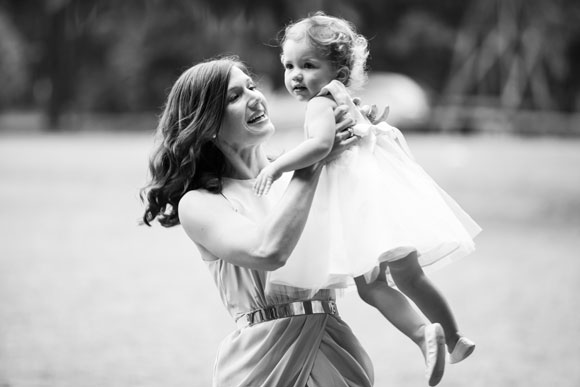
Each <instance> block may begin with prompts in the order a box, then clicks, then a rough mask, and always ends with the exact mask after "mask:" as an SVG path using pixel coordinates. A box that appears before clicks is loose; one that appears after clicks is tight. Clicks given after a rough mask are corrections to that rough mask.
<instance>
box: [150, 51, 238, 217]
mask: <svg viewBox="0 0 580 387" xmlns="http://www.w3.org/2000/svg"><path fill="white" fill-rule="evenodd" d="M234 66H236V67H238V68H240V69H241V70H242V71H244V72H246V73H248V69H247V68H246V66H245V65H244V64H243V63H242V62H241V61H240V60H239V59H238V58H237V57H235V56H229V57H223V58H218V59H213V60H209V61H206V62H203V63H199V64H197V65H195V66H193V67H191V68H189V69H188V70H186V71H185V72H184V73H183V74H181V76H180V77H179V79H177V81H176V82H175V84H174V85H173V87H172V89H171V91H170V93H169V96H168V97H167V101H166V103H165V108H164V111H163V114H162V116H161V118H160V120H159V124H158V125H157V133H156V143H155V146H154V148H153V151H152V154H151V157H150V159H149V173H150V181H149V183H148V184H147V185H146V186H145V187H144V188H142V189H141V192H140V194H141V200H142V201H143V202H144V203H145V213H144V214H143V219H142V221H143V223H144V224H146V225H148V226H151V223H152V222H153V220H155V219H156V218H157V220H158V221H159V223H160V224H161V225H162V226H164V227H172V226H175V225H178V224H179V213H178V204H179V200H180V199H181V197H182V196H183V195H184V194H185V193H186V192H188V191H190V190H194V189H199V188H203V189H206V190H208V191H210V192H213V193H220V192H221V190H222V175H223V172H224V168H225V166H226V160H225V157H224V155H223V153H222V152H221V151H220V150H219V149H218V148H217V147H216V145H215V143H214V140H215V138H216V136H217V135H218V132H219V129H220V126H221V123H222V119H223V116H224V111H225V108H226V99H227V90H228V83H229V79H230V70H231V69H232V68H233V67H234Z"/></svg>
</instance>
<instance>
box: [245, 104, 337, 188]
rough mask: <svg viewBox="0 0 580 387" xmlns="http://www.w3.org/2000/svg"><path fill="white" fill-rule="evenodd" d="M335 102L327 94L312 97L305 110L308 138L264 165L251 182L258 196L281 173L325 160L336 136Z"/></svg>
mask: <svg viewBox="0 0 580 387" xmlns="http://www.w3.org/2000/svg"><path fill="white" fill-rule="evenodd" d="M334 107H336V103H334V101H332V100H331V99H329V98H326V97H315V98H313V99H312V100H310V101H309V102H308V107H307V109H306V131H307V133H308V138H307V139H306V140H304V141H302V142H301V143H300V144H298V145H297V146H296V147H294V148H293V149H291V150H289V151H288V152H286V153H284V154H283V155H281V156H280V157H278V158H277V159H276V160H274V161H273V162H272V163H270V164H269V165H268V166H267V167H265V168H264V169H263V170H262V171H261V172H260V174H259V175H258V177H257V178H256V183H255V184H254V191H255V193H256V194H258V195H264V194H267V193H268V190H269V189H270V186H271V185H272V183H273V182H274V181H275V180H277V179H278V178H279V177H280V176H281V175H282V173H284V172H290V171H295V170H297V169H300V168H305V167H308V166H310V165H312V164H314V163H317V162H319V161H320V160H322V159H324V158H325V157H326V156H327V155H328V154H329V153H330V150H331V149H332V145H333V143H334V135H335V120H334V113H333V108H334Z"/></svg>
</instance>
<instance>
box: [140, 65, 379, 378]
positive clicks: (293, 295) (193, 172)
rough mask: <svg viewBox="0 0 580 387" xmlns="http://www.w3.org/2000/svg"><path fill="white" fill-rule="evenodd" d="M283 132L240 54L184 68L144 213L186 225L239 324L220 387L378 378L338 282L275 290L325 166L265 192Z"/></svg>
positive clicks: (342, 130)
mask: <svg viewBox="0 0 580 387" xmlns="http://www.w3.org/2000/svg"><path fill="white" fill-rule="evenodd" d="M341 112H344V110H339V109H337V112H336V115H337V118H338V119H340V118H341ZM352 123H353V122H352V120H347V119H342V122H341V123H340V124H338V125H337V135H336V138H335V147H334V149H333V151H332V152H331V154H330V155H329V157H328V158H327V160H328V159H330V158H332V157H336V156H337V155H338V154H339V153H341V152H342V151H344V149H346V148H347V147H348V146H350V145H352V144H353V143H354V142H355V141H356V138H355V137H352V136H351V135H350V134H349V132H348V131H347V130H346V128H347V127H348V126H350V125H352ZM273 132H274V126H273V124H272V123H271V122H270V120H269V118H268V107H267V104H266V100H265V98H264V96H263V95H262V94H261V93H260V92H259V91H258V90H257V89H256V87H255V84H254V82H253V80H252V78H251V77H250V75H249V73H248V71H247V69H246V68H245V67H244V65H243V64H242V63H241V62H240V61H239V60H237V59H236V58H231V57H230V58H223V59H217V60H212V61H209V62H205V63H201V64H198V65H196V66H193V67H192V68H190V69H189V70H187V71H186V72H184V73H183V74H182V75H181V77H180V78H179V79H178V80H177V81H176V83H175V84H174V86H173V88H172V90H171V92H170V94H169V97H168V99H167V103H166V107H165V111H164V113H163V115H162V117H161V119H160V122H159V126H158V133H157V134H158V136H159V138H158V140H159V143H158V144H157V146H156V148H155V150H154V152H153V155H152V158H151V162H150V171H151V182H150V184H149V185H148V186H147V187H146V188H144V190H143V192H142V195H143V196H144V198H145V199H146V202H147V204H146V211H145V214H144V217H143V220H144V222H145V223H146V224H148V225H150V223H151V222H152V221H153V220H154V219H156V218H157V219H158V221H159V222H160V223H161V224H162V225H163V226H165V227H171V226H175V225H177V224H181V225H182V226H183V228H184V230H185V232H186V233H187V235H188V236H189V237H190V239H191V240H192V241H193V242H194V243H195V244H196V246H197V247H198V249H199V251H200V253H201V257H202V259H203V260H204V261H205V262H206V263H207V266H208V268H209V270H210V272H211V273H212V275H213V277H214V280H215V283H216V285H217V287H218V289H219V291H220V296H221V299H222V301H223V303H224V305H225V306H226V308H227V309H228V311H229V312H230V314H231V315H232V316H233V317H234V319H235V320H236V322H237V324H238V327H239V329H238V330H236V331H234V332H233V333H231V334H230V335H229V336H228V337H226V338H225V339H224V341H223V342H222V345H221V346H220V349H219V351H218V355H217V359H216V363H215V369H214V382H213V383H214V386H220V387H221V386H226V387H234V386H236V387H237V386H251V387H258V386H263V387H266V386H294V387H304V386H306V385H308V386H309V387H316V386H345V387H346V386H353V387H355V386H356V387H359V386H360V387H363V386H364V387H366V386H371V385H372V384H373V377H374V376H373V369H372V364H371V362H370V359H369V357H368V355H367V354H366V352H365V351H364V349H363V348H362V347H361V345H360V343H359V342H358V340H357V339H356V337H355V336H354V335H353V333H352V331H351V330H350V328H349V327H348V325H346V323H344V322H343V321H342V320H341V319H340V317H339V315H338V312H337V310H336V305H335V302H334V300H335V298H334V293H333V291H331V290H321V291H319V292H317V293H316V294H314V295H313V296H312V295H310V294H300V292H298V291H297V290H293V289H292V288H288V290H287V292H280V291H279V290H277V291H276V293H271V292H268V290H267V283H268V275H269V272H271V271H273V270H276V269H277V268H280V267H282V266H283V265H284V264H285V263H286V261H287V259H288V257H289V256H290V254H291V253H292V251H293V249H294V247H295V245H296V243H297V241H298V239H299V238H300V235H301V233H302V230H303V228H304V225H305V223H306V220H307V217H308V212H309V210H310V206H311V204H312V199H313V196H314V193H315V190H316V185H317V182H318V179H319V177H320V173H321V170H322V166H323V162H321V163H318V164H316V165H314V166H312V167H309V168H304V169H301V170H298V171H296V172H294V173H293V175H292V176H291V177H290V176H287V177H285V178H282V179H280V180H279V181H278V182H276V184H274V185H273V187H272V190H271V193H270V194H269V195H268V196H267V197H258V196H256V195H254V193H253V190H252V186H253V183H254V180H253V179H254V178H255V177H256V176H257V175H258V173H259V172H260V170H261V169H262V168H263V167H264V166H265V165H267V164H268V163H269V161H268V158H267V157H266V154H265V152H264V148H263V144H264V142H265V141H266V140H267V139H268V138H269V137H270V136H271V135H272V134H273Z"/></svg>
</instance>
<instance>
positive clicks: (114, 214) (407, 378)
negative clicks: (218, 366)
mask: <svg viewBox="0 0 580 387" xmlns="http://www.w3.org/2000/svg"><path fill="white" fill-rule="evenodd" d="M296 139H297V137H294V136H292V135H289V134H284V133H281V134H279V135H278V137H276V139H275V140H274V141H273V143H272V144H271V147H272V149H275V150H279V149H281V148H282V144H287V143H290V142H291V141H294V140H296ZM408 142H409V145H410V147H411V148H412V149H413V151H414V153H415V155H416V157H417V159H418V160H419V161H420V162H421V163H422V164H423V165H424V167H425V169H426V170H427V171H428V172H429V173H430V174H431V175H432V176H433V177H434V178H435V179H436V180H437V181H438V182H439V183H440V185H441V186H442V187H443V188H444V189H445V190H446V191H447V192H448V193H450V194H451V195H452V196H453V197H454V198H455V199H456V200H457V201H458V202H459V203H460V204H461V205H462V206H463V207H464V208H465V209H466V210H467V211H468V212H469V213H470V214H471V215H472V216H473V217H474V218H475V219H476V220H477V221H478V222H479V223H480V224H481V226H482V227H483V229H484V231H483V233H482V234H481V236H480V237H478V238H477V240H476V242H477V251H476V252H475V253H474V254H473V255H472V256H470V257H468V258H465V259H463V260H461V261H459V262H456V263H454V264H453V265H450V266H448V267H445V268H443V269H442V270H440V271H438V272H435V273H432V274H430V276H431V278H432V279H433V281H434V282H435V283H436V284H437V285H438V286H439V287H440V289H441V290H442V292H443V293H444V294H445V296H446V297H447V299H448V300H449V302H450V304H451V306H452V308H453V310H454V311H455V313H456V316H457V319H458V321H459V324H460V327H461V329H462V331H463V332H464V333H465V334H466V335H468V336H469V337H470V338H471V339H473V340H474V341H476V342H477V345H478V346H477V349H476V352H475V353H474V355H473V356H472V357H471V358H469V359H468V360H466V361H465V362H463V363H461V364H458V365H451V366H448V367H447V369H446V372H445V376H444V378H443V381H442V382H441V384H440V386H443V387H445V386H449V387H451V386H470V387H473V386H482V387H483V386H485V387H488V386H494V387H498V386H510V387H512V386H526V387H529V386H578V385H580V369H579V368H578V366H577V364H578V361H579V360H580V312H579V310H580V297H579V296H578V294H580V259H579V258H580V256H579V253H578V251H579V249H580V169H579V168H578V166H579V165H580V139H570V138H567V139H565V138H564V139H563V138H560V139H556V138H546V137H541V138H540V137H538V138H515V137H507V136H499V135H494V136H484V135H482V136H472V137H457V136H435V135H409V136H408ZM150 145H151V135H149V134H139V133H126V132H124V133H117V134H113V133H110V132H107V133H99V134H95V133H87V132H79V133H67V134H53V135H47V134H40V133H27V134H18V133H9V134H7V133H4V134H0V187H1V188H0V235H1V237H0V238H1V240H2V243H0V386H2V387H9V386H10V387H32V386H33V387H37V386H38V387H45V386H47V387H48V386H50V387H85V386H86V387H93V386H95V387H100V386H104V387H117V386H118V387H127V386H143V387H158V386H167V387H186V386H187V387H192V386H200V387H201V386H209V385H210V379H211V373H212V365H213V359H214V356H215V354H216V351H217V348H218V345H219V342H220V340H221V338H222V337H223V336H225V335H226V334H228V332H230V331H231V330H233V329H234V328H235V326H234V324H233V322H232V320H231V318H230V317H229V316H228V315H227V314H226V312H225V310H224V308H223V307H222V305H221V304H220V300H219V298H218V293H217V290H216V289H215V287H214V285H213V283H212V280H211V278H210V276H209V272H208V271H207V269H206V268H205V266H204V265H203V264H202V262H201V261H200V259H199V255H198V253H197V251H196V250H195V248H194V247H193V245H192V244H191V243H190V242H188V240H187V238H186V237H185V234H184V233H183V231H182V230H181V229H180V228H178V227H176V228H174V229H170V230H166V229H163V228H161V227H159V226H156V227H153V228H151V229H149V228H146V227H143V226H138V225H137V220H138V218H139V217H140V215H141V210H142V208H141V204H140V202H139V199H138V188H139V187H140V186H141V185H142V184H143V183H144V181H145V177H146V159H147V154H148V151H149V149H150ZM339 310H340V313H341V314H342V317H343V318H344V319H345V320H346V321H347V322H348V323H349V324H350V325H351V326H352V328H353V330H354V332H355V334H356V335H357V336H358V337H359V338H360V340H361V342H362V344H363V345H364V347H365V348H366V349H367V350H368V352H369V354H370V356H371V358H372V360H373V362H374V365H375V371H376V386H377V387H383V386H422V385H426V384H425V381H424V379H423V364H422V362H423V360H422V357H421V354H420V352H419V351H418V350H417V349H416V348H415V347H414V345H413V344H412V343H411V342H410V341H409V340H408V339H406V338H405V337H404V336H403V335H402V334H401V333H399V332H398V331H396V330H395V329H394V328H393V327H392V326H391V325H390V324H389V323H388V322H386V321H385V320H384V319H383V318H382V317H380V315H379V314H378V312H376V311H374V310H371V309H370V307H368V306H366V305H364V304H363V303H362V301H360V300H359V299H358V298H357V296H356V294H354V293H353V294H347V295H346V296H345V297H344V298H343V299H340V300H339Z"/></svg>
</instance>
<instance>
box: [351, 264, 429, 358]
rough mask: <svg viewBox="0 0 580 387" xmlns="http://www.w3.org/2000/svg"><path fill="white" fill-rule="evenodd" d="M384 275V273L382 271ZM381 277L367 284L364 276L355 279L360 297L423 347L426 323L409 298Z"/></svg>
mask: <svg viewBox="0 0 580 387" xmlns="http://www.w3.org/2000/svg"><path fill="white" fill-rule="evenodd" d="M382 272H383V273H384V271H382ZM382 277H383V278H381V276H379V278H377V279H376V280H375V281H374V282H371V283H370V284H367V283H366V280H365V278H364V276H360V277H356V278H355V279H354V281H355V283H356V287H357V290H358V294H359V296H360V297H361V298H362V299H363V301H365V302H366V303H367V304H369V305H371V306H374V307H375V308H377V309H378V310H379V312H381V314H382V315H383V316H385V317H386V319H387V320H389V322H391V324H393V325H394V326H395V328H397V329H398V330H400V331H401V332H403V333H404V334H405V335H406V336H407V337H408V338H410V339H411V340H413V341H414V342H415V343H416V344H417V345H418V346H419V347H423V341H424V339H425V337H424V331H425V326H426V323H427V322H426V321H425V319H424V318H423V317H421V316H420V315H419V314H418V313H417V311H416V310H415V309H413V307H412V306H411V304H410V303H409V301H408V300H407V298H406V297H405V296H404V295H403V294H401V292H399V291H398V290H396V289H393V288H392V287H390V286H389V284H388V283H387V281H386V278H384V274H382Z"/></svg>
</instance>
